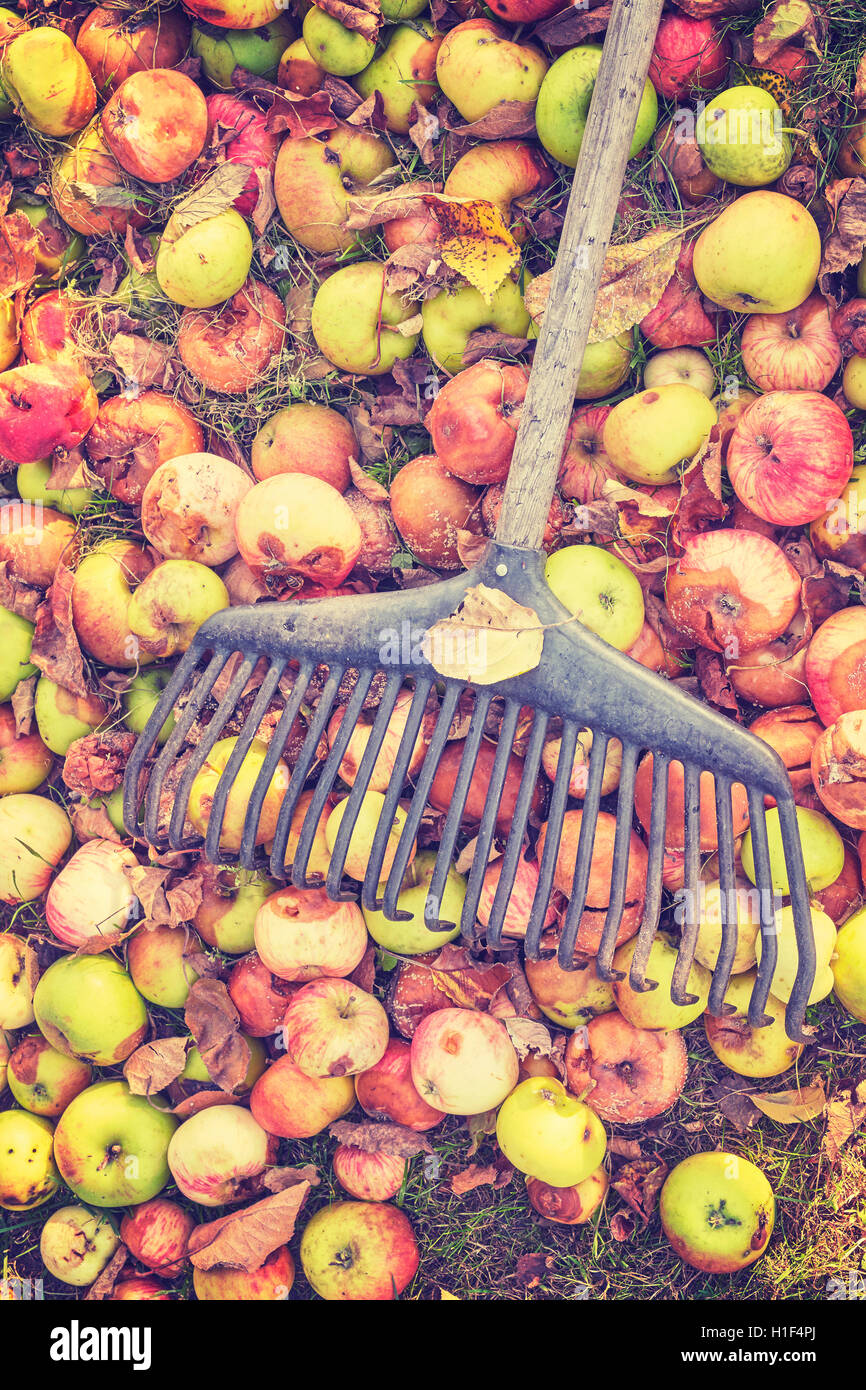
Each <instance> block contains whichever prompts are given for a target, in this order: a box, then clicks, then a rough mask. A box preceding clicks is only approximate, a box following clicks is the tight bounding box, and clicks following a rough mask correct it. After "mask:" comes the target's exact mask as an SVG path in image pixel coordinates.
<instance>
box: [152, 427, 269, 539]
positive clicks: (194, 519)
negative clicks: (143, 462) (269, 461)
mask: <svg viewBox="0 0 866 1390" xmlns="http://www.w3.org/2000/svg"><path fill="white" fill-rule="evenodd" d="M252 487H253V482H252V479H251V478H250V476H249V474H248V473H246V472H245V471H244V469H242V468H239V467H238V465H237V464H235V463H230V462H229V461H228V459H224V458H220V457H219V455H217V454H207V453H205V454H182V455H180V456H179V457H177V458H173V459H169V460H167V461H166V462H165V463H162V464H160V466H159V468H157V469H156V471H155V472H154V473H153V475H152V476H151V478H150V481H149V482H148V484H147V486H146V488H145V489H144V494H143V496H142V499H141V526H142V530H143V531H144V534H145V536H146V537H147V539H148V540H149V541H150V543H151V545H154V546H155V547H156V549H157V550H158V551H159V552H160V553H161V554H162V555H163V556H165V558H166V559H169V560H197V561H199V562H200V563H201V564H204V565H221V564H223V563H224V562H225V561H226V560H230V559H231V558H232V556H233V555H235V554H236V553H237V542H236V541H235V534H234V522H235V516H236V513H237V509H238V507H239V505H240V503H241V501H242V499H243V498H244V497H245V496H246V494H247V493H248V492H249V491H250V490H251V488H252Z"/></svg>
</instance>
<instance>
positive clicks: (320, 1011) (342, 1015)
mask: <svg viewBox="0 0 866 1390" xmlns="http://www.w3.org/2000/svg"><path fill="white" fill-rule="evenodd" d="M283 1040H284V1043H285V1049H286V1053H287V1055H288V1056H289V1057H290V1058H291V1060H292V1061H293V1062H294V1063H295V1065H296V1066H298V1067H300V1069H301V1071H303V1072H306V1074H307V1076H354V1075H355V1073H356V1072H359V1071H366V1070H367V1068H368V1067H372V1066H374V1065H375V1063H376V1062H378V1061H379V1058H380V1057H382V1056H383V1054H384V1052H385V1048H386V1047H387V1046H388V1015H387V1014H386V1013H385V1010H384V1009H383V1008H382V1005H381V1004H380V1003H379V1001H378V999H375V998H374V997H373V995H372V994H368V993H367V991H366V990H363V989H360V988H359V987H358V986H357V985H355V984H353V983H352V981H351V980H343V979H336V978H327V977H325V978H323V979H320V980H313V981H312V982H311V983H310V984H307V985H304V987H303V989H300V990H298V993H297V994H296V995H294V996H293V998H292V999H291V1000H290V1002H289V1007H288V1009H287V1010H286V1016H285V1018H284V1020H283Z"/></svg>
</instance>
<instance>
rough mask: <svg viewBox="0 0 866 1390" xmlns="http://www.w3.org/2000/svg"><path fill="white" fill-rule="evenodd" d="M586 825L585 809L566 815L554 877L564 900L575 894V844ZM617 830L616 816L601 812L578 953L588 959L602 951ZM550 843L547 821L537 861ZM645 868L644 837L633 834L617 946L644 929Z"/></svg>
mask: <svg viewBox="0 0 866 1390" xmlns="http://www.w3.org/2000/svg"><path fill="white" fill-rule="evenodd" d="M582 823H583V811H566V813H565V819H564V820H563V825H562V838H561V840H560V842H559V849H558V851H557V855H556V867H555V870H554V875H553V882H554V886H555V887H556V888H558V889H559V891H560V893H563V894H564V895H565V896H566V897H570V896H571V892H572V887H573V883H574V869H575V864H576V862H577V846H578V843H579V840H580V827H581V825H582ZM615 829H616V817H615V816H612V815H611V814H610V812H609V811H600V812H599V814H598V821H597V823H596V830H595V838H594V840H593V847H592V857H591V859H590V866H589V881H588V884H587V892H586V906H585V907H584V910H583V913H582V915H581V919H580V926H579V928H578V933H577V941H576V944H575V949H576V950H577V951H579V952H580V953H582V954H583V955H587V956H594V955H596V954H597V953H598V948H599V945H600V943H601V934H602V931H603V929H604V920H605V917H606V915H607V909H608V906H609V904H610V884H611V876H612V872H613V842H614V833H615ZM546 840H547V822H546V821H545V823H544V825H542V827H541V831H540V833H539V836H538V858H539V861H540V860H541V857H542V855H543V853H544V846H545V843H546ZM646 869H647V851H646V846H645V845H644V843H643V841H642V840H641V838H640V836H639V835H637V834H636V832H635V831H634V830H632V831H631V832H630V834H629V841H628V871H627V874H626V884H625V903H624V906H623V913H622V917H621V919H620V923H619V928H618V930H617V936H616V940H617V944H618V945H619V944H621V943H622V942H623V941H628V940H629V939H630V938H631V937H632V936H634V934H635V932H636V931H637V929H638V927H639V926H640V920H641V915H642V913H643V906H644V898H645V896H646Z"/></svg>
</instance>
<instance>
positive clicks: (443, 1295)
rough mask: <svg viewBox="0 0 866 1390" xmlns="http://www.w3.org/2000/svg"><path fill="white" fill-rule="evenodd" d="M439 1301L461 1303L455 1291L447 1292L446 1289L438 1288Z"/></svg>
mask: <svg viewBox="0 0 866 1390" xmlns="http://www.w3.org/2000/svg"><path fill="white" fill-rule="evenodd" d="M439 1302H440V1303H462V1302H463V1300H462V1299H461V1298H460V1297H459V1296H458V1295H457V1294H456V1293H449V1292H448V1290H447V1289H440V1290H439Z"/></svg>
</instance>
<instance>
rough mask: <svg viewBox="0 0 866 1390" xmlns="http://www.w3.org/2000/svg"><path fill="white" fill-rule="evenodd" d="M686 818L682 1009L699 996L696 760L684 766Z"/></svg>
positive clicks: (674, 994)
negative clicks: (693, 983) (692, 984)
mask: <svg viewBox="0 0 866 1390" xmlns="http://www.w3.org/2000/svg"><path fill="white" fill-rule="evenodd" d="M683 819H684V828H685V837H684V838H685V844H684V849H683V860H684V869H685V885H684V886H685V890H686V895H685V899H684V907H685V917H684V921H683V924H682V929H681V931H680V945H679V950H678V951H677V958H676V962H675V964H674V971H673V975H672V977H671V999H672V1000H673V1002H674V1003H675V1004H678V1005H679V1006H680V1007H681V1008H682V1007H684V1006H687V1005H689V1004H696V1003H697V1002H698V998H699V996H698V995H697V994H692V993H691V991H690V990H689V989H688V983H689V975H690V974H691V969H692V965H693V964H694V959H695V947H696V945H697V944H698V925H699V923H700V916H699V914H698V888H699V884H700V877H701V774H700V769H699V768H697V767H696V766H695V764H694V763H685V764H684V765H683Z"/></svg>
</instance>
